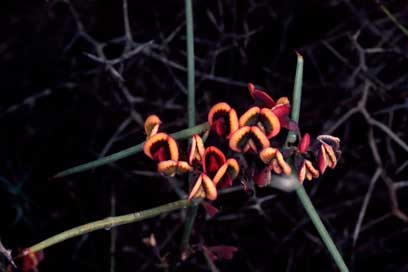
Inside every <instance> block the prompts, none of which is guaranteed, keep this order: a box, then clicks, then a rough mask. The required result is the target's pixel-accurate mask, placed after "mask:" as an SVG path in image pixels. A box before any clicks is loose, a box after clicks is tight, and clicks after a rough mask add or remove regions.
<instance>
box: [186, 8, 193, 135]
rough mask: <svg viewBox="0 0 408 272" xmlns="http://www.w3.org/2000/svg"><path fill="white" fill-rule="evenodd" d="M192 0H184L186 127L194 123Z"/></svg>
mask: <svg viewBox="0 0 408 272" xmlns="http://www.w3.org/2000/svg"><path fill="white" fill-rule="evenodd" d="M192 1H193V0H185V9H186V35H187V91H188V103H187V108H188V127H193V126H194V125H195V67H194V28H193V3H192Z"/></svg>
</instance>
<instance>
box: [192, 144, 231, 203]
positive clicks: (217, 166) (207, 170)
mask: <svg viewBox="0 0 408 272" xmlns="http://www.w3.org/2000/svg"><path fill="white" fill-rule="evenodd" d="M202 168H203V171H202V173H201V174H200V175H199V176H198V178H197V180H196V183H195V184H194V187H193V189H192V190H191V192H190V195H189V197H188V199H189V200H191V199H192V198H207V199H209V200H215V199H216V198H217V189H216V186H217V185H219V186H220V187H221V188H225V187H228V186H231V185H232V181H233V180H234V179H235V178H236V177H237V176H238V173H239V165H238V162H237V161H236V160H235V159H228V160H227V159H226V158H225V155H224V153H222V151H221V150H220V149H218V148H217V147H215V146H209V147H207V148H206V149H205V152H204V156H203V159H202ZM209 182H211V184H209ZM214 191H215V192H214Z"/></svg>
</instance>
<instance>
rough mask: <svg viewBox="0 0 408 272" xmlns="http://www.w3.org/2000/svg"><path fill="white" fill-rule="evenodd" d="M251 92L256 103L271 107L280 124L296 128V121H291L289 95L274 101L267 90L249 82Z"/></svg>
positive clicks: (292, 128) (288, 127)
mask: <svg viewBox="0 0 408 272" xmlns="http://www.w3.org/2000/svg"><path fill="white" fill-rule="evenodd" d="M248 89H249V93H250V94H251V96H252V97H253V98H254V100H255V103H256V105H259V106H260V107H265V108H268V109H270V110H271V111H272V112H273V113H274V114H275V115H276V117H278V119H279V122H280V126H281V127H284V128H287V129H290V130H296V129H297V126H296V125H295V123H294V122H290V119H289V113H290V102H289V99H288V98H287V97H281V98H279V99H278V101H276V102H275V101H274V100H273V99H272V98H271V97H270V96H269V95H268V94H267V93H266V92H264V91H261V90H258V89H257V88H256V87H255V86H254V84H252V83H249V84H248Z"/></svg>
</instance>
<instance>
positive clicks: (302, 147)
mask: <svg viewBox="0 0 408 272" xmlns="http://www.w3.org/2000/svg"><path fill="white" fill-rule="evenodd" d="M309 145H310V135H309V133H305V135H303V137H302V139H301V140H300V143H299V152H300V153H302V154H304V153H306V152H307V150H308V149H309Z"/></svg>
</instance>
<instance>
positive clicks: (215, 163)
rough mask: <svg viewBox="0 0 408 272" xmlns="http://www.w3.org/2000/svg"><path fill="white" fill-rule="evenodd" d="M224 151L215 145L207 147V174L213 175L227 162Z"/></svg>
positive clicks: (204, 165) (204, 162)
mask: <svg viewBox="0 0 408 272" xmlns="http://www.w3.org/2000/svg"><path fill="white" fill-rule="evenodd" d="M225 161H226V158H225V155H224V153H223V152H222V151H221V150H220V149H218V148H217V147H215V146H209V147H207V148H206V149H205V152H204V159H203V171H204V173H206V174H210V175H213V174H215V173H216V172H217V171H218V169H220V167H221V166H222V165H223V164H224V163H225Z"/></svg>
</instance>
